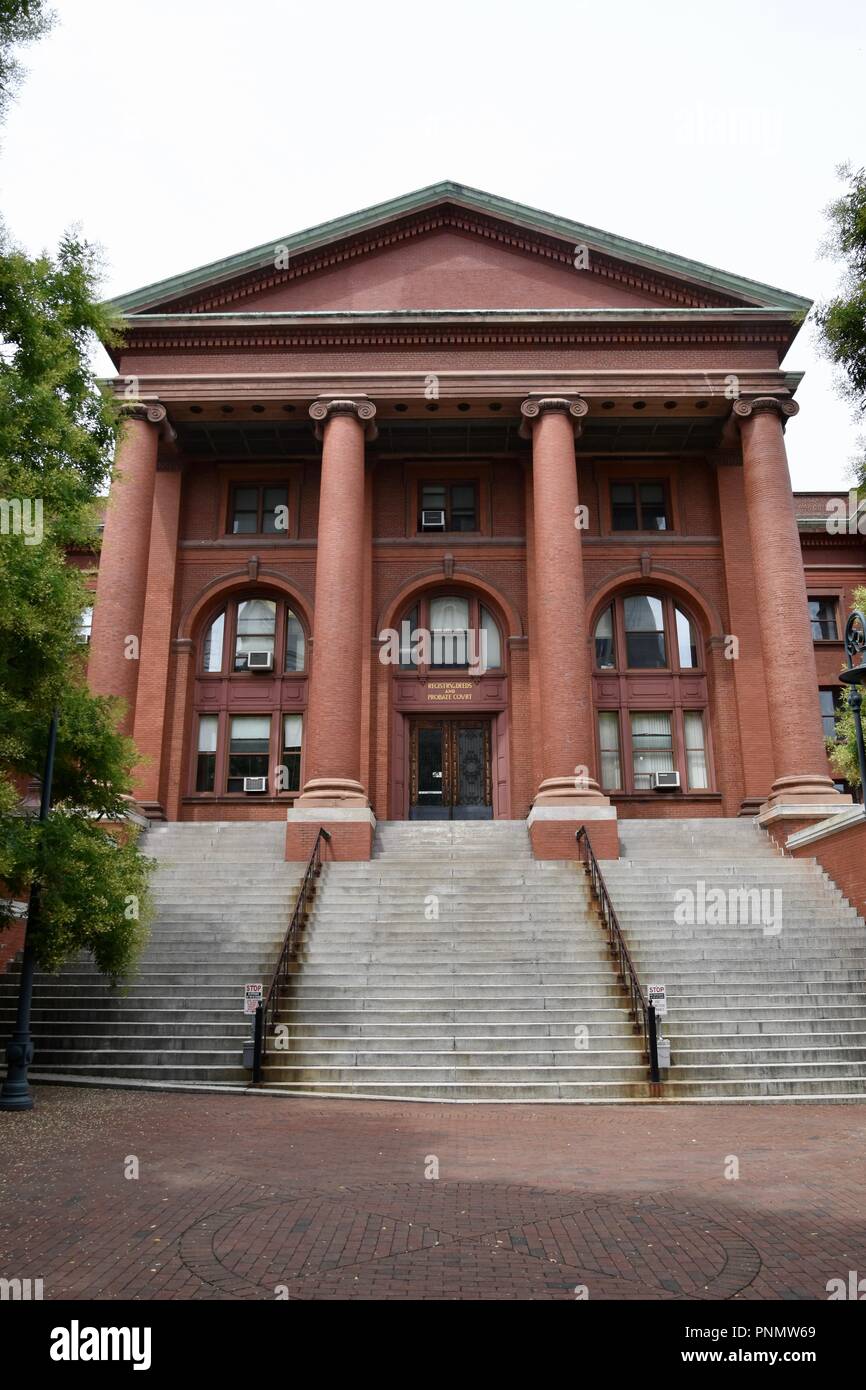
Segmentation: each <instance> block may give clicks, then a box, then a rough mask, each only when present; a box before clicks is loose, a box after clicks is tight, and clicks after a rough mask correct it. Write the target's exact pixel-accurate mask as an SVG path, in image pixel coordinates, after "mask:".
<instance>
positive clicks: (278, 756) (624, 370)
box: [90, 183, 866, 858]
mask: <svg viewBox="0 0 866 1390" xmlns="http://www.w3.org/2000/svg"><path fill="white" fill-rule="evenodd" d="M116 306H117V308H118V309H119V310H120V311H121V312H122V313H123V314H124V316H125V319H126V324H127V330H128V331H127V335H126V340H125V345H124V346H123V347H122V349H118V350H115V361H116V366H117V379H116V383H115V386H116V390H117V391H118V393H119V394H121V395H123V396H124V397H126V398H127V399H128V401H129V408H128V417H129V418H128V420H127V424H126V428H125V432H124V435H123V439H122V442H121V446H120V450H119V455H118V468H119V476H118V478H117V480H116V482H115V484H114V487H113V489H112V494H111V498H110V502H109V506H108V511H107V516H106V524H105V534H104V545H103V549H102V555H101V563H100V568H99V575H98V585H97V591H96V599H95V608H94V614H93V629H92V656H91V665H90V676H91V681H92V683H93V685H94V687H95V688H96V689H97V690H99V691H103V692H110V693H114V694H120V695H122V696H123V697H124V699H125V701H126V707H127V726H128V729H129V731H130V732H131V733H132V734H133V735H134V737H135V739H136V742H137V744H138V746H139V748H140V750H141V754H142V765H141V769H140V773H139V782H138V795H139V799H140V802H141V804H142V806H143V807H144V809H145V810H146V812H147V814H148V815H150V816H151V817H154V818H167V819H169V820H232V819H260V818H271V819H286V820H287V822H288V839H287V853H288V855H289V857H290V858H301V857H302V856H303V854H304V852H305V849H306V846H307V845H308V844H309V842H310V837H311V835H312V834H313V833H314V832H315V830H316V829H317V827H318V826H319V825H320V824H327V825H329V826H330V828H331V829H332V830H333V832H334V847H335V852H336V853H337V854H338V855H344V856H348V857H353V856H361V857H363V856H366V855H368V854H369V852H370V837H371V827H372V824H373V817H378V818H380V819H401V818H406V817H417V818H421V819H439V818H449V817H458V818H464V817H467V818H475V817H491V816H492V817H503V818H506V817H511V818H522V817H528V818H529V822H530V830H531V834H532V838H533V844H534V847H535V850H536V853H537V854H539V855H541V856H545V857H551V856H553V857H559V856H562V855H567V854H568V855H570V854H572V853H573V852H574V832H575V829H576V828H577V827H578V826H580V825H586V826H587V829H588V832H589V834H590V837H591V839H592V840H593V841H594V843H595V844H596V847H597V848H598V849H599V851H600V852H601V853H603V854H605V855H610V854H615V853H616V843H617V840H616V835H617V832H616V825H617V819H618V818H622V817H630V816H682V817H694V816H737V815H741V814H756V813H760V814H761V816H762V820H763V821H764V823H766V824H767V825H768V826H770V827H771V828H772V827H774V826H776V827H778V826H784V827H785V829H786V830H788V829H791V828H797V827H799V826H802V825H805V824H808V823H809V822H810V821H813V820H815V819H818V818H820V817H822V816H824V815H826V814H828V813H829V812H830V811H832V810H836V809H842V808H843V806H844V801H845V799H846V791H845V789H844V788H840V787H838V786H836V785H834V783H833V781H832V780H831V775H830V772H829V768H828V764H827V759H826V754H825V748H824V741H823V738H824V727H823V726H822V706H821V703H820V700H823V702H824V709H823V713H824V717H825V722H826V718H827V715H828V711H829V709H830V703H831V701H832V695H831V694H826V693H825V694H824V695H823V696H820V697H819V688H820V689H822V690H823V691H825V692H831V691H832V690H833V688H834V687H837V686H838V680H837V677H838V671H839V669H840V667H841V665H842V664H843V662H842V647H841V640H840V639H841V627H842V625H843V624H844V615H845V611H846V610H847V607H848V604H849V602H850V595H851V593H852V591H853V589H854V588H855V587H856V585H857V584H859V583H866V552H864V537H863V535H862V534H860V533H859V531H858V529H857V525H856V520H855V523H854V525H853V528H852V529H851V530H850V531H848V532H845V533H844V534H843V533H838V534H836V533H834V532H833V531H832V530H828V528H827V525H826V518H827V515H828V506H830V505H832V498H833V496H836V495H842V496H844V492H843V493H841V494H834V495H831V494H827V496H826V497H825V496H824V495H823V494H821V495H817V494H809V495H801V494H797V495H795V496H792V493H791V487H790V481H789V475H788V468H787V462H786V457H785V444H784V431H785V427H786V425H787V424H788V423H789V422H791V421H792V417H793V416H794V415H795V414H796V413H797V409H798V407H797V404H796V401H795V399H794V397H795V393H796V389H797V386H798V383H799V379H800V378H799V375H798V374H797V373H796V372H792V371H789V370H788V369H787V368H786V367H784V366H783V365H782V363H783V361H784V359H785V357H786V354H787V352H788V349H789V347H790V346H791V343H792V342H793V339H794V337H795V336H796V333H797V326H798V323H799V322H800V321H801V319H802V315H803V313H804V311H805V310H806V309H807V308H808V301H807V300H804V299H802V298H800V297H798V296H796V295H792V294H788V293H786V292H784V291H781V290H777V289H775V288H773V287H771V286H767V285H762V284H757V283H755V282H753V281H749V280H746V279H743V278H742V277H739V276H736V275H732V274H728V273H725V272H722V271H719V270H716V269H714V268H711V267H708V266H704V265H700V264H697V263H695V262H693V261H689V260H686V259H684V258H682V257H679V256H673V255H668V254H666V253H663V252H661V251H658V250H656V249H654V248H651V247H647V246H643V245H639V244H637V243H634V242H630V241H627V240H625V239H624V238H622V237H615V236H610V235H608V234H606V233H603V232H599V231H598V230H596V229H593V228H589V227H584V226H580V225H578V224H574V223H571V222H568V221H566V220H564V219H561V218H557V217H553V216H551V215H550V214H547V213H541V212H538V211H536V210H534V209H530V208H526V207H523V206H521V205H519V204H515V203H511V202H508V201H506V200H504V199H501V198H496V197H493V196H491V195H489V194H484V193H479V192H477V191H476V190H473V189H468V188H465V187H462V186H460V185H457V184H452V183H444V184H439V185H436V186H434V187H431V188H427V189H423V190H421V191H419V192H417V193H413V194H410V195H408V196H406V197H404V198H400V199H397V200H394V201H393V202H391V203H387V204H382V205H380V206H378V207H374V208H370V209H367V210H365V211H363V212H361V213H357V214H353V215H351V216H347V217H344V218H341V219H338V220H337V221H334V222H331V223H329V224H327V225H325V226H322V227H316V228H313V229H312V230H310V231H308V232H305V233H301V234H299V235H297V236H295V237H291V238H288V239H286V240H285V241H283V242H279V243H268V244H266V245H264V246H261V247H258V248H256V249H255V250H253V251H250V252H247V253H244V254H241V255H238V256H235V257H233V258H231V259H230V260H227V261H224V262H220V263H218V264H214V265H209V266H205V267H203V268H201V269H200V270H196V271H192V272H190V273H188V274H184V275H179V276H177V277H176V278H174V279H172V280H169V281H165V282H162V283H161V284H158V285H152V286H149V287H147V288H145V289H143V290H139V291H137V292H135V293H133V294H129V295H126V296H123V297H122V298H120V299H119V300H118V301H116ZM792 428H796V422H793V424H792ZM838 529H839V528H838V527H837V528H836V531H838ZM810 600H811V603H812V607H811V611H810ZM262 779H264V780H262Z"/></svg>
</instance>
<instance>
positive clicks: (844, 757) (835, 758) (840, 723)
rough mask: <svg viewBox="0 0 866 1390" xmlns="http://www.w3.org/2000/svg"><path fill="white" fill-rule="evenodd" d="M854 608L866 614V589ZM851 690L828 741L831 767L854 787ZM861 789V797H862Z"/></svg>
mask: <svg viewBox="0 0 866 1390" xmlns="http://www.w3.org/2000/svg"><path fill="white" fill-rule="evenodd" d="M852 607H853V608H859V609H860V612H861V613H866V587H863V588H859V589H855V590H854V603H853V605H852ZM850 695H851V689H850V687H849V686H846V688H845V695H844V698H843V701H842V705H841V708H840V709H839V712H838V714H837V715H836V737H835V738H833V739H828V740H827V752H828V754H829V757H830V765H831V767H832V768H833V771H834V772H835V773H836V775H837V776H838V777H843V778H844V779H845V781H846V782H847V783H848V784H849V786H852V787H859V786H860V762H859V759H858V757H857V738H856V735H855V733H854V711H853V710H852V709H851V706H850V704H849V698H850ZM862 794H863V793H862V789H861V797H862Z"/></svg>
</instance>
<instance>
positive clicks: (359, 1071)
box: [0, 818, 866, 1102]
mask: <svg viewBox="0 0 866 1390" xmlns="http://www.w3.org/2000/svg"><path fill="white" fill-rule="evenodd" d="M283 836H284V826H283V825H282V824H281V823H260V824H239V823H231V822H221V823H216V824H210V825H205V824H195V825H193V824H182V825H178V824H170V825H162V826H157V827H155V828H154V829H152V830H150V831H149V832H148V834H147V836H146V838H145V840H144V842H143V847H144V849H145V852H146V853H148V854H150V855H152V856H153V857H154V858H156V860H157V861H158V868H157V871H156V872H155V875H154V884H153V886H154V895H155V899H156V909H157V910H156V917H155V920H154V922H153V925H152V929H151V939H150V941H149V943H148V946H147V948H146V950H145V952H144V954H143V957H142V960H141V963H140V966H139V969H138V972H137V973H136V974H135V976H134V977H133V978H132V979H131V981H130V983H129V985H128V986H127V987H126V988H125V989H120V990H118V991H113V990H111V989H110V987H109V986H108V985H106V983H105V982H104V980H103V979H102V977H101V976H99V975H98V974H97V973H96V972H95V970H94V969H93V966H92V964H90V963H89V962H88V961H87V960H85V959H82V960H80V961H78V962H76V963H74V964H71V965H69V966H67V967H66V968H65V969H64V970H63V971H61V972H60V973H59V974H58V975H45V974H40V975H39V976H38V977H37V982H36V991H35V997H34V1010H33V1026H34V1035H35V1041H36V1058H35V1062H34V1067H33V1075H34V1077H43V1078H48V1077H56V1078H63V1079H68V1080H73V1079H74V1080H97V1079H98V1080H103V1081H118V1082H121V1083H126V1084H128V1083H130V1082H142V1083H151V1084H171V1085H190V1086H202V1085H216V1086H226V1087H240V1086H245V1085H247V1084H248V1083H249V1072H247V1071H246V1070H245V1069H244V1068H243V1066H242V1045H243V1042H244V1041H245V1040H246V1039H247V1037H248V1036H249V1033H250V1021H249V1019H247V1018H245V1017H244V1015H243V1012H242V987H243V985H244V983H246V982H247V981H255V980H261V981H263V982H264V983H265V984H267V982H268V980H269V979H270V976H271V973H272V971H273V968H274V965H275V963H276V959H277V956H278V953H279V950H280V947H281V945H282V940H283V935H284V932H285V929H286V924H287V922H288V918H289V914H290V912H291V909H292V907H293V905H294V902H295V898H296V896H297V891H298V886H299V882H300V877H301V872H302V868H303V866H302V865H299V864H286V863H285V862H284V861H283V858H282V853H283ZM620 836H621V846H622V856H623V857H622V858H621V859H620V860H616V861H602V870H603V872H604V875H605V878H606V880H607V882H608V886H609V888H610V892H611V896H612V898H613V901H614V903H615V906H616V908H617V912H618V914H619V917H620V922H621V925H622V928H623V931H624V933H625V935H626V938H627V940H628V942H629V945H630V948H631V951H632V953H633V956H634V959H635V962H636V965H637V967H638V970H639V972H640V975H641V978H642V980H643V982H644V984H647V983H650V982H652V981H660V982H663V983H665V984H666V986H667V991H668V1001H669V1014H668V1018H667V1020H666V1023H665V1033H666V1035H667V1036H668V1037H669V1038H670V1040H671V1048H672V1066H671V1069H670V1071H669V1072H668V1074H667V1076H666V1078H665V1082H664V1088H663V1096H664V1098H665V1099H666V1100H684V1101H690V1100H698V1101H709V1100H748V1099H768V1098H769V1099H780V1100H783V1099H818V1098H828V1099H857V1098H863V1097H866V929H864V925H863V922H862V921H861V920H860V918H859V917H858V916H857V914H856V913H855V911H854V910H853V909H852V908H851V907H849V906H848V904H847V903H846V902H845V900H844V899H843V898H842V896H841V894H840V893H839V891H838V890H837V889H836V888H835V886H834V885H833V884H832V883H831V882H830V881H829V880H828V879H827V877H826V876H825V875H824V874H823V873H822V871H821V870H820V869H819V868H818V866H817V865H816V864H815V863H814V862H810V861H803V860H796V861H795V860H791V859H786V858H783V857H782V856H781V855H780V854H778V853H777V852H776V851H775V849H774V848H773V846H772V844H771V842H770V841H769V840H768V839H767V838H766V836H765V835H763V833H762V832H760V831H759V830H758V829H757V828H756V826H755V825H754V823H752V822H749V821H745V820H720V819H716V818H713V819H712V820H709V819H708V820H700V821H623V822H621V823H620ZM717 890H722V892H721V894H719V893H718V891H717ZM742 891H745V892H751V893H752V894H753V896H752V898H751V899H749V898H743V897H742V896H738V895H740V894H741V893H742ZM762 893H763V895H764V897H763V899H762V898H761V894H762ZM689 895H691V896H689ZM690 908H694V911H693V912H691V911H689V909H690ZM722 908H723V909H724V912H723V913H722ZM713 912H715V913H716V914H717V915H719V914H722V915H723V916H724V918H725V920H722V921H719V922H714V921H713V920H712V917H713ZM687 918H691V919H693V920H686V919H687ZM678 919H679V920H678ZM744 919H745V920H744ZM16 995H17V969H13V970H12V971H10V972H9V973H8V974H6V975H2V976H0V1043H2V1042H5V1039H6V1037H8V1035H9V1033H10V1032H11V1030H12V1027H13V1023H14V1006H15V998H16ZM277 1023H278V1024H279V1028H278V1030H277V1034H278V1042H277V1041H275V1040H272V1042H271V1045H270V1049H269V1053H268V1057H267V1061H266V1069H265V1085H266V1086H267V1087H268V1088H269V1089H272V1090H274V1091H279V1092H285V1093H289V1094H308V1095H310V1094H312V1095H319V1096H328V1095H330V1096H368V1097H384V1098H407V1099H418V1100H436V1099H446V1100H459V1101H473V1100H475V1101H495V1100H504V1101H540V1100H542V1101H543V1100H550V1101H573V1102H580V1101H629V1100H631V1101H634V1100H645V1099H648V1098H649V1088H648V1084H647V1080H646V1075H647V1074H646V1068H645V1066H644V1064H643V1059H642V1055H641V1040H640V1038H639V1037H638V1036H637V1035H636V1034H635V1032H634V1029H633V1026H632V1023H631V1021H630V1019H629V1017H628V1011H627V1007H626V998H625V994H624V991H623V989H622V986H621V984H620V982H619V981H618V979H617V978H616V976H615V974H614V972H613V968H612V965H611V961H610V955H609V953H608V950H607V944H606V938H605V935H604V933H603V931H602V928H601V926H600V925H599V922H598V917H597V914H596V911H595V909H594V907H593V905H592V903H591V900H590V897H589V893H588V887H587V882H586V879H585V877H584V874H583V871H582V869H581V868H580V867H579V866H578V865H576V864H573V863H572V864H569V863H553V862H539V861H535V860H533V859H532V856H531V853H530V848H529V841H528V837H527V833H526V828H525V824H524V823H523V822H522V821H492V822H491V821H488V822H475V823H471V822H462V823H461V822H453V823H451V824H442V823H438V824H436V823H433V824H429V823H428V824H423V825H419V824H416V823H410V822H385V823H381V824H380V826H379V828H378V831H377V837H376V846H375V857H374V858H373V860H371V861H370V862H369V863H359V864H352V863H339V864H333V863H332V864H326V866H325V868H324V869H323V873H322V876H321V879H320V880H319V890H318V893H317V895H316V898H315V901H314V904H313V909H312V912H311V915H310V918H309V920H308V923H307V927H306V930H305V931H304V932H303V934H302V938H301V942H300V946H299V950H298V953H297V958H296V960H295V961H294V963H293V966H292V977H291V980H290V983H289V985H288V987H287V989H286V990H285V992H284V993H283V995H282V997H281V1000H280V1008H279V1013H278V1017H277ZM0 1057H2V1053H0Z"/></svg>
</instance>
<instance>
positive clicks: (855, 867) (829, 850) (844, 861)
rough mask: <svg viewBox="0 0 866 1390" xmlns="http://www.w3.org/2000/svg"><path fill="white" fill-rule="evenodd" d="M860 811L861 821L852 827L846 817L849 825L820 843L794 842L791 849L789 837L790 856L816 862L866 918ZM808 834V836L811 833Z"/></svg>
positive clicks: (865, 846)
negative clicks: (800, 843)
mask: <svg viewBox="0 0 866 1390" xmlns="http://www.w3.org/2000/svg"><path fill="white" fill-rule="evenodd" d="M859 809H860V819H859V820H856V821H853V823H851V821H850V819H849V818H848V817H843V820H847V821H848V823H847V824H843V825H841V826H840V828H839V829H837V830H835V831H832V830H831V831H830V833H828V834H826V835H823V836H822V837H821V838H820V839H809V840H808V842H807V843H805V844H802V845H799V844H797V843H796V842H795V843H794V845H793V847H792V845H791V839H790V837H789V840H788V853H789V854H791V855H792V856H793V858H794V859H816V860H817V861H818V863H819V864H820V865H821V868H822V869H823V870H824V872H825V873H827V874H829V875H830V877H831V878H832V880H833V882H834V883H835V884H836V885H837V886H838V887H839V888H840V889H841V890H842V892H843V893H844V894H845V897H846V898H847V899H848V901H849V903H851V904H852V906H853V907H855V908H856V909H857V911H858V912H860V913H861V914H866V820H864V819H863V818H862V808H859ZM854 814H855V815H856V814H857V812H855V813H854ZM805 833H806V834H807V835H808V833H809V832H808V829H807V830H806V832H805ZM795 839H796V837H795Z"/></svg>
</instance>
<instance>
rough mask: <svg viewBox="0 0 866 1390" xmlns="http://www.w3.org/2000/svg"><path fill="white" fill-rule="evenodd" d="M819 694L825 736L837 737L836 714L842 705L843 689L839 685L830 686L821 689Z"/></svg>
mask: <svg viewBox="0 0 866 1390" xmlns="http://www.w3.org/2000/svg"><path fill="white" fill-rule="evenodd" d="M818 696H819V698H820V701H821V723H822V725H823V726H824V737H825V738H832V739H836V738H837V737H838V735H837V733H836V714H837V712H838V711H839V710H840V709H841V707H842V703H843V702H842V691H841V689H840V688H839V687H838V686H830V687H828V688H826V689H823V690H819V691H818Z"/></svg>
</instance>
